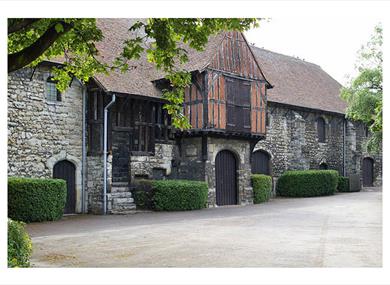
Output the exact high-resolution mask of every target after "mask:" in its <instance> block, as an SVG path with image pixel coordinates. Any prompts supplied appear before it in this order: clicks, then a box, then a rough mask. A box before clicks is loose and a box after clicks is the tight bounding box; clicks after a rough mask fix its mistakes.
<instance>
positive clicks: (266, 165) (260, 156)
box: [252, 150, 271, 175]
mask: <svg viewBox="0 0 390 285" xmlns="http://www.w3.org/2000/svg"><path fill="white" fill-rule="evenodd" d="M252 173H254V174H265V175H271V170H270V156H269V154H268V153H267V152H265V151H261V150H258V151H255V152H254V153H253V154H252Z"/></svg>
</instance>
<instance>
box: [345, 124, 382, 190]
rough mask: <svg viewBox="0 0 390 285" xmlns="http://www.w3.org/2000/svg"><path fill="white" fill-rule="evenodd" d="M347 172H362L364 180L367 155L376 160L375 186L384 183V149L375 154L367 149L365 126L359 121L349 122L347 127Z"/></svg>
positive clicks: (348, 173)
mask: <svg viewBox="0 0 390 285" xmlns="http://www.w3.org/2000/svg"><path fill="white" fill-rule="evenodd" d="M346 130H347V132H346V146H347V148H346V174H347V175H350V174H356V173H358V174H360V178H361V182H362V181H363V177H362V175H361V173H362V163H363V159H364V158H366V157H369V158H372V159H373V160H374V186H381V185H382V151H380V152H379V153H376V154H373V153H369V152H368V151H367V140H368V139H369V134H368V136H366V130H365V126H364V125H363V124H361V123H357V122H348V123H347V128H346Z"/></svg>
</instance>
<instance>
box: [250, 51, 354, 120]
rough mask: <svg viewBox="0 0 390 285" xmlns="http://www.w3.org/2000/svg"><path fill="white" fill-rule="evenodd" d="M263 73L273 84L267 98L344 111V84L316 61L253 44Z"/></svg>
mask: <svg viewBox="0 0 390 285" xmlns="http://www.w3.org/2000/svg"><path fill="white" fill-rule="evenodd" d="M252 50H253V52H254V54H255V56H256V58H257V61H258V62H259V64H260V67H261V68H262V70H263V72H264V75H265V76H266V78H267V79H268V80H269V81H270V82H271V84H272V85H273V86H274V87H273V88H272V89H269V90H268V101H271V102H277V103H283V104H289V105H295V106H299V107H306V108H312V109H319V110H324V111H329V112H335V113H342V114H343V113H345V108H346V107H347V105H346V103H345V101H343V100H342V99H341V98H340V95H339V94H340V88H341V84H340V83H338V82H337V81H336V80H335V79H333V78H332V77H331V76H330V75H329V74H328V73H326V72H325V71H324V70H322V68H321V67H320V66H318V65H316V64H313V63H310V62H307V61H303V60H301V59H297V58H294V57H291V56H286V55H283V54H279V53H275V52H272V51H268V50H265V49H261V48H257V47H254V46H252Z"/></svg>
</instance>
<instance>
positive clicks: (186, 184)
mask: <svg viewBox="0 0 390 285" xmlns="http://www.w3.org/2000/svg"><path fill="white" fill-rule="evenodd" d="M207 197H208V187H207V183H206V182H202V181H191V180H155V181H154V182H153V203H154V207H155V209H156V210H159V211H183V210H195V209H201V208H205V207H206V204H207Z"/></svg>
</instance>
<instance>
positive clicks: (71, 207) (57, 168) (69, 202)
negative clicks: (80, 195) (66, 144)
mask: <svg viewBox="0 0 390 285" xmlns="http://www.w3.org/2000/svg"><path fill="white" fill-rule="evenodd" d="M53 178H59V179H64V180H65V181H66V187H67V195H66V204H65V210H64V214H72V213H75V212H76V167H75V166H74V164H73V163H71V162H70V161H68V160H61V161H59V162H57V163H56V164H55V165H54V169H53Z"/></svg>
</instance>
